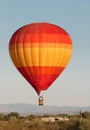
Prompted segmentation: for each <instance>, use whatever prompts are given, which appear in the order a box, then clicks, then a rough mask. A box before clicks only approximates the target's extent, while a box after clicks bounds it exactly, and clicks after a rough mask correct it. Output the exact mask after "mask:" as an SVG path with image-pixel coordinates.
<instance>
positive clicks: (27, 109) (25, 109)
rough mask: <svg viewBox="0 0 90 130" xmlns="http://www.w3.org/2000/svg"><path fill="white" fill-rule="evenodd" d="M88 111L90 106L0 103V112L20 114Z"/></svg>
mask: <svg viewBox="0 0 90 130" xmlns="http://www.w3.org/2000/svg"><path fill="white" fill-rule="evenodd" d="M80 111H82V112H84V111H90V106H85V107H84V106H47V105H45V106H38V105H33V104H27V103H15V104H14V103H11V104H0V113H2V112H3V113H10V112H18V113H20V114H26V115H27V114H35V115H36V114H38V115H40V114H62V113H64V114H77V113H79V112H80Z"/></svg>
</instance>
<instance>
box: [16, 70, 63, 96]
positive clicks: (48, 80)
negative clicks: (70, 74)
mask: <svg viewBox="0 0 90 130" xmlns="http://www.w3.org/2000/svg"><path fill="white" fill-rule="evenodd" d="M34 69H35V68H34ZM18 70H19V72H20V73H21V74H22V75H23V77H24V78H25V79H26V80H27V81H28V82H29V83H30V84H31V85H32V87H33V88H34V89H35V90H36V92H37V94H38V95H39V94H40V92H41V90H46V89H48V88H49V86H50V85H51V84H52V83H53V82H54V80H55V79H56V78H57V77H58V76H59V75H60V74H61V72H62V71H63V70H64V68H63V69H61V70H59V72H58V73H57V74H56V73H53V74H47V71H46V74H31V69H30V68H18ZM32 70H33V69H32Z"/></svg>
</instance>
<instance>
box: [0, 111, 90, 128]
mask: <svg viewBox="0 0 90 130" xmlns="http://www.w3.org/2000/svg"><path fill="white" fill-rule="evenodd" d="M49 117H52V118H54V120H53V121H50V120H49V121H43V120H42V118H46V119H47V118H49ZM58 117H62V118H60V119H66V118H67V119H68V120H59V118H58ZM0 130H90V112H83V113H81V112H80V113H79V114H76V115H68V114H59V115H43V116H36V115H28V116H21V115H20V114H19V113H17V112H11V113H9V114H4V113H0Z"/></svg>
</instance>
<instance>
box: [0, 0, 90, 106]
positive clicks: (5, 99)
mask: <svg viewBox="0 0 90 130" xmlns="http://www.w3.org/2000/svg"><path fill="white" fill-rule="evenodd" d="M32 22H49V23H53V24H57V25H59V26H61V27H63V28H64V29H65V30H66V31H67V32H68V33H69V34H70V36H71V38H72V41H73V55H72V58H71V61H70V63H69V64H68V66H67V68H66V69H65V71H64V72H63V74H62V75H61V76H60V77H59V78H58V79H57V80H56V81H55V83H54V84H52V86H51V87H50V88H49V89H48V90H47V91H46V92H43V93H42V94H43V96H44V98H45V105H57V106H67V105H68V106H90V51H89V49H90V1H89V0H79V1H78V0H76V1H72V0H68V1H66V0H15V1H14V0H8V1H6V0H1V1H0V46H1V47H0V59H1V60H0V104H5V103H30V104H37V100H38V96H37V94H36V92H35V91H34V89H33V88H32V87H31V86H30V85H29V83H28V82H27V81H26V80H25V79H24V78H23V77H22V76H21V75H20V74H19V73H18V71H17V70H16V68H15V67H14V65H13V64H12V61H11V59H10V56H9V51H8V44H9V40H10V37H11V35H12V34H13V33H14V32H15V31H16V30H17V29H18V28H19V27H21V26H23V25H25V24H28V23H32Z"/></svg>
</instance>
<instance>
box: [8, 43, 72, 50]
mask: <svg viewBox="0 0 90 130" xmlns="http://www.w3.org/2000/svg"><path fill="white" fill-rule="evenodd" d="M32 47H39V48H41V47H51V48H52V47H56V48H67V49H72V44H68V43H17V44H10V45H9V48H10V49H14V48H32Z"/></svg>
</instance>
